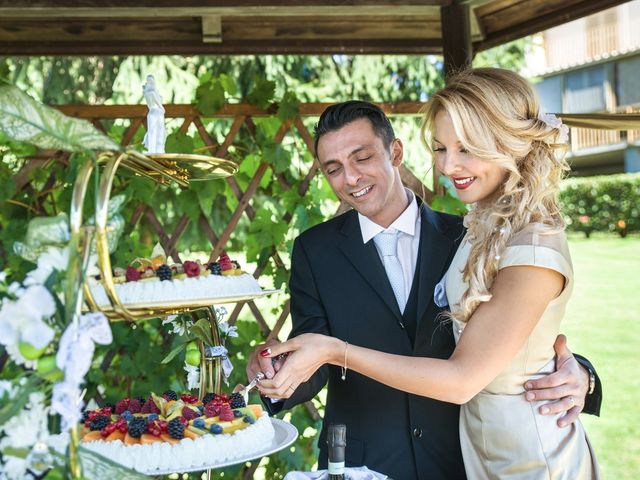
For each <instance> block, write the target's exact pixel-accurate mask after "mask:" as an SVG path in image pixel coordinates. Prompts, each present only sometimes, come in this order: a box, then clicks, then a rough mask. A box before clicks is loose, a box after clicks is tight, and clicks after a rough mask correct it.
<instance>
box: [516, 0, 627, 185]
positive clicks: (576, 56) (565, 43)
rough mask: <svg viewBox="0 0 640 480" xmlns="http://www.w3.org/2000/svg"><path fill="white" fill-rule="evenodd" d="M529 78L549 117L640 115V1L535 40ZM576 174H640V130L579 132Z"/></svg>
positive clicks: (575, 135) (574, 138) (574, 147)
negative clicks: (631, 113) (559, 113)
mask: <svg viewBox="0 0 640 480" xmlns="http://www.w3.org/2000/svg"><path fill="white" fill-rule="evenodd" d="M534 45H535V46H534V49H533V51H532V52H531V54H530V55H529V59H528V60H529V68H528V70H529V72H528V73H529V75H530V76H531V77H533V78H534V79H537V80H539V82H538V83H537V84H536V87H537V89H538V92H539V94H540V97H541V99H542V105H543V107H544V109H545V110H546V111H548V112H563V113H594V112H600V113H616V112H618V113H619V112H637V111H640V0H634V1H631V2H628V3H625V4H623V5H620V6H617V7H614V8H611V9H608V10H604V11H602V12H600V13H598V14H595V15H591V16H588V17H585V18H582V19H579V20H575V21H573V22H570V23H567V24H565V25H561V26H559V27H555V28H552V29H549V30H546V31H544V32H542V33H541V34H539V35H538V36H536V38H535V39H534ZM570 162H571V165H572V170H573V174H574V175H578V176H584V175H596V174H606V173H619V172H638V171H640V130H635V131H628V132H618V131H605V130H591V129H581V128H574V129H572V130H571V153H570Z"/></svg>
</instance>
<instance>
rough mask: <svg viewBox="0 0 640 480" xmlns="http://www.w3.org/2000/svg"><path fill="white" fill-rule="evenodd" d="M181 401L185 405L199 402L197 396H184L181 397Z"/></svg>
mask: <svg viewBox="0 0 640 480" xmlns="http://www.w3.org/2000/svg"><path fill="white" fill-rule="evenodd" d="M180 400H182V401H183V402H185V403H196V402H197V401H198V397H196V396H195V395H189V394H184V395H180Z"/></svg>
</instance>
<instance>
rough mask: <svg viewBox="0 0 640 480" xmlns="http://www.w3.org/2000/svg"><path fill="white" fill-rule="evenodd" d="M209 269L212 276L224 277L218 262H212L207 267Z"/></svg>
mask: <svg viewBox="0 0 640 480" xmlns="http://www.w3.org/2000/svg"><path fill="white" fill-rule="evenodd" d="M207 268H208V269H209V271H210V272H211V274H212V275H222V269H221V268H220V264H219V263H218V262H211V263H210V264H209V265H207Z"/></svg>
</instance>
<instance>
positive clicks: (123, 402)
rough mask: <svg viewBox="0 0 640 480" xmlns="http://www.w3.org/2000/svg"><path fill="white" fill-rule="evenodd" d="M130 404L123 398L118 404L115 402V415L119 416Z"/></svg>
mask: <svg viewBox="0 0 640 480" xmlns="http://www.w3.org/2000/svg"><path fill="white" fill-rule="evenodd" d="M130 402H131V400H129V399H128V398H123V399H122V400H120V401H119V402H116V409H115V412H116V415H121V414H122V412H124V411H125V410H129V403H130ZM129 411H131V410H129Z"/></svg>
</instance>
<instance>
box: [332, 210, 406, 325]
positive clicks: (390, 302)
mask: <svg viewBox="0 0 640 480" xmlns="http://www.w3.org/2000/svg"><path fill="white" fill-rule="evenodd" d="M342 234H343V235H344V236H345V238H344V240H343V242H342V243H341V244H340V250H341V251H342V253H343V254H344V255H345V257H346V258H347V260H348V261H349V262H350V263H351V264H352V265H353V266H354V267H355V269H356V270H357V271H358V272H359V273H360V275H362V278H363V279H364V280H365V282H367V283H368V284H369V286H371V288H372V289H373V290H374V291H375V292H376V293H377V294H378V296H379V297H380V298H381V299H382V300H383V301H384V303H385V304H386V305H387V306H388V307H389V310H391V312H392V313H393V314H394V315H395V316H396V317H398V319H401V318H402V315H401V314H400V308H399V307H398V302H397V301H396V297H395V296H394V294H393V289H392V288H391V284H390V283H389V279H388V278H387V272H386V271H385V269H384V266H383V265H382V262H381V261H380V256H379V255H378V251H377V250H376V247H375V245H374V243H373V240H371V241H369V242H367V243H366V244H363V243H362V233H361V231H360V223H359V222H358V215H357V213H356V212H355V211H353V214H351V215H349V216H348V218H347V219H346V220H345V223H344V225H343V227H342Z"/></svg>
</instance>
